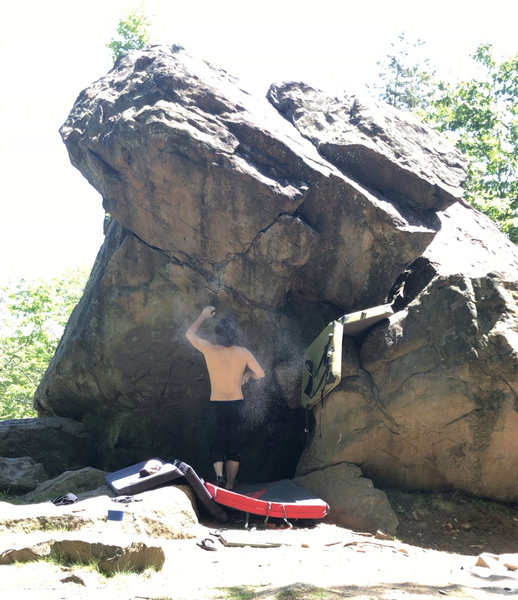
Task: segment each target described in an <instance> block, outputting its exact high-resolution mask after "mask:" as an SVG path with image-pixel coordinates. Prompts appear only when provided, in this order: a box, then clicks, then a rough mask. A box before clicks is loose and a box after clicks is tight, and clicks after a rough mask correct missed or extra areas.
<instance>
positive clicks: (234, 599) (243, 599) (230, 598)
mask: <svg viewBox="0 0 518 600" xmlns="http://www.w3.org/2000/svg"><path fill="white" fill-rule="evenodd" d="M219 589H220V590H221V591H222V592H223V593H224V594H225V595H224V596H222V597H223V598H225V600H253V598H256V597H257V595H256V590H255V589H254V587H252V586H250V585H238V586H232V587H226V588H219Z"/></svg>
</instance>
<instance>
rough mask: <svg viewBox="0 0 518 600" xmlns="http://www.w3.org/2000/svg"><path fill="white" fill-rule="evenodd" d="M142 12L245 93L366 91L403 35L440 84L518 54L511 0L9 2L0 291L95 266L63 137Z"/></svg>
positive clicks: (83, 200) (156, 29) (1, 100)
mask: <svg viewBox="0 0 518 600" xmlns="http://www.w3.org/2000/svg"><path fill="white" fill-rule="evenodd" d="M139 5H142V6H143V7H144V9H145V11H146V14H147V15H148V16H149V17H150V19H151V20H152V23H153V25H152V29H151V33H152V36H153V41H154V42H157V43H165V44H174V43H176V44H180V45H182V46H184V48H185V49H186V50H187V51H188V52H189V53H190V54H192V55H194V56H197V57H199V58H202V59H205V60H208V61H210V62H211V63H213V64H214V65H216V66H218V67H222V68H224V69H225V70H227V71H228V72H230V73H231V74H232V75H234V76H235V77H237V78H238V79H240V81H241V86H242V87H243V88H244V89H247V90H248V91H250V92H252V93H259V94H263V95H264V94H265V93H266V91H267V89H268V87H269V85H270V84H271V83H273V82H280V81H294V80H296V81H304V82H306V83H309V84H311V85H313V86H314V87H317V88H320V89H322V90H326V91H329V92H332V93H337V94H338V93H340V92H341V91H345V90H347V91H353V92H354V91H355V90H361V89H362V87H363V86H364V85H365V84H366V83H369V82H370V83H372V82H373V81H374V80H375V78H376V75H377V73H378V71H379V67H378V66H377V62H378V61H380V60H383V58H384V57H385V56H386V55H387V54H388V53H389V52H390V50H391V43H392V42H394V41H395V40H396V39H397V37H398V35H399V34H400V33H401V32H405V35H406V37H407V38H408V39H410V40H417V39H420V40H421V41H423V42H425V44H426V45H425V47H424V51H425V53H426V56H427V57H428V58H429V59H430V61H431V63H432V64H433V65H434V66H435V67H436V69H437V71H438V73H439V75H440V76H441V77H442V78H444V79H450V80H456V79H462V78H468V77H469V74H470V69H472V68H473V65H474V63H473V61H471V60H470V58H469V56H470V54H471V53H473V51H474V50H475V49H476V47H477V45H478V44H480V43H491V44H493V47H494V52H495V54H496V55H497V56H500V57H502V58H508V57H510V56H513V55H514V54H516V53H517V52H518V42H517V41H516V33H515V30H516V28H515V23H516V14H515V13H516V9H515V6H516V0H493V1H492V2H491V3H490V5H488V4H487V3H486V4H484V5H482V6H481V5H479V3H476V2H473V0H448V1H446V0H435V1H434V2H429V1H421V0H362V2H357V1H350V0H311V1H309V0H275V1H274V0H262V1H261V2H257V1H255V2H250V1H249V0H219V2H214V0H181V1H177V0H147V1H146V0H144V1H143V2H138V1H136V2H135V1H128V0H88V1H87V2H86V1H85V0H82V1H81V2H77V1H76V0H66V1H65V0H46V2H42V0H16V2H15V1H14V0H8V2H7V3H6V4H5V5H4V7H3V10H2V22H3V28H2V29H3V31H2V36H0V68H1V84H0V85H1V93H0V127H1V129H0V131H1V134H2V139H1V142H0V169H1V170H0V174H1V179H2V185H1V187H0V194H1V195H0V285H4V284H5V283H7V282H8V281H11V282H12V281H17V280H19V279H21V278H25V279H33V278H38V277H44V278H48V277H54V276H58V275H60V274H61V273H63V272H64V271H65V270H66V269H69V268H74V267H77V266H82V265H86V266H88V267H90V266H92V264H93V261H94V259H95V256H96V254H97V251H98V250H99V248H100V246H101V244H102V241H103V236H102V224H103V217H104V213H103V210H102V200H101V197H100V195H99V194H98V193H97V192H96V191H95V190H94V189H93V188H92V187H91V186H90V185H89V184H88V182H87V181H86V180H85V179H84V178H83V176H82V175H81V174H80V173H79V171H77V170H76V169H75V168H74V167H72V165H71V164H70V161H69V158H68V154H67V151H66V148H65V146H64V144H63V142H62V141H61V138H60V135H59V132H58V130H59V128H60V126H61V125H62V123H63V122H64V121H65V120H66V118H67V116H68V114H69V112H70V110H71V109H72V106H73V104H74V101H75V99H76V98H77V96H78V95H79V93H80V92H81V90H83V89H84V88H86V87H88V86H89V85H90V84H91V83H93V82H94V81H95V80H97V79H99V78H100V77H102V76H103V75H104V74H105V73H106V72H107V71H108V70H109V69H110V68H111V66H112V58H111V52H110V50H109V49H107V48H106V43H107V42H109V40H110V39H111V37H112V36H113V35H115V31H116V27H117V23H118V22H119V20H120V19H121V18H124V17H125V16H126V15H127V13H128V11H129V10H131V9H132V8H135V7H137V6H139Z"/></svg>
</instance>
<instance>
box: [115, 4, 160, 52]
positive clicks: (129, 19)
mask: <svg viewBox="0 0 518 600" xmlns="http://www.w3.org/2000/svg"><path fill="white" fill-rule="evenodd" d="M150 26H151V21H150V20H149V18H148V17H147V15H146V13H145V12H144V9H143V8H142V6H140V7H138V8H134V9H133V10H131V11H130V12H129V13H128V14H127V16H126V17H125V18H123V19H121V20H120V21H119V24H118V26H117V35H116V36H115V37H113V38H112V39H111V40H110V41H109V42H108V43H107V44H106V47H107V48H109V49H110V50H111V51H112V57H113V62H116V61H117V60H119V58H121V57H123V56H125V55H126V54H127V53H128V52H129V51H130V50H141V49H142V48H145V47H146V46H147V45H148V44H149V41H150V34H149V29H150Z"/></svg>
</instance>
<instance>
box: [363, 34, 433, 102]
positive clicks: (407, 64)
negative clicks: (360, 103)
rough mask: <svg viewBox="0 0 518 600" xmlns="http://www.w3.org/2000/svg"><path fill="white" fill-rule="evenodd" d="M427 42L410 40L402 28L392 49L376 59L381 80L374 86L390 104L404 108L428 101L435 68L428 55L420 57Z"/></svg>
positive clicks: (375, 90)
mask: <svg viewBox="0 0 518 600" xmlns="http://www.w3.org/2000/svg"><path fill="white" fill-rule="evenodd" d="M424 45H425V43H424V42H422V41H421V40H416V41H410V40H408V39H407V37H406V35H405V33H404V32H403V33H401V34H400V35H399V36H398V39H397V41H396V42H393V43H392V44H391V46H392V53H391V54H389V55H388V56H387V57H386V58H385V59H384V60H383V61H380V62H378V63H377V64H378V66H379V67H380V69H381V70H380V72H379V81H378V82H377V83H376V84H375V85H373V86H372V87H371V89H372V90H373V91H374V93H375V94H376V95H378V96H379V97H380V98H381V99H382V100H384V101H385V102H387V104H390V105H391V106H395V107H396V108H400V109H402V110H414V109H416V108H420V107H425V106H428V105H429V103H430V98H431V96H432V94H433V91H434V82H433V79H434V75H435V72H434V71H433V70H432V68H431V66H430V60H429V59H428V58H424V57H422V58H420V50H421V49H422V48H423V47H424ZM421 54H422V53H421Z"/></svg>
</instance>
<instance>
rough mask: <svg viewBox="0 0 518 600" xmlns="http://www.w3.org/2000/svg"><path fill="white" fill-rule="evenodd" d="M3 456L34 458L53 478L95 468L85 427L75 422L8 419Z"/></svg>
mask: <svg viewBox="0 0 518 600" xmlns="http://www.w3.org/2000/svg"><path fill="white" fill-rule="evenodd" d="M0 456H5V457H8V458H18V457H20V456H31V457H32V458H33V459H34V460H35V461H36V462H38V463H41V464H42V465H43V468H44V469H45V471H46V472H47V473H48V474H49V475H50V476H51V477H54V476H56V475H58V474H60V473H63V472H64V471H67V470H74V469H80V468H81V467H86V466H88V465H91V464H93V463H94V459H95V451H94V447H93V444H92V442H91V439H90V436H89V435H88V433H87V431H86V429H85V428H84V426H83V425H82V424H81V423H79V422H77V421H74V420H73V419H69V418H64V417H47V418H42V419H38V418H35V419H7V420H6V421H0Z"/></svg>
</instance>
